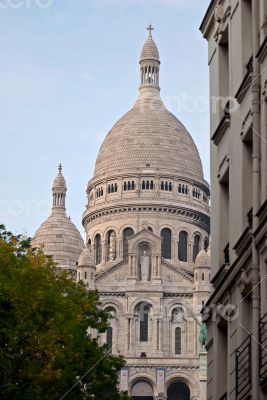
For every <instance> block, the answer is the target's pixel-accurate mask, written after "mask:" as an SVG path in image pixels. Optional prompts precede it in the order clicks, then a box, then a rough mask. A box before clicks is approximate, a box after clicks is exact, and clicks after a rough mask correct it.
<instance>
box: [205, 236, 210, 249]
mask: <svg viewBox="0 0 267 400" xmlns="http://www.w3.org/2000/svg"><path fill="white" fill-rule="evenodd" d="M208 248H209V238H208V237H205V239H204V249H205V251H208Z"/></svg>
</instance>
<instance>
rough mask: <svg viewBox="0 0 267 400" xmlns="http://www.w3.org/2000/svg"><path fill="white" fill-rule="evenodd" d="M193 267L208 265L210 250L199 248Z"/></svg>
mask: <svg viewBox="0 0 267 400" xmlns="http://www.w3.org/2000/svg"><path fill="white" fill-rule="evenodd" d="M195 267H196V268H197V267H207V268H208V267H210V252H209V251H207V252H206V250H205V249H201V250H200V252H199V253H198V255H197V257H196V261H195Z"/></svg>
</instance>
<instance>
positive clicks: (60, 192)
mask: <svg viewBox="0 0 267 400" xmlns="http://www.w3.org/2000/svg"><path fill="white" fill-rule="evenodd" d="M66 192H67V185H66V181H65V178H64V176H63V175H62V165H61V163H60V164H59V166H58V174H57V176H56V177H55V179H54V182H53V186H52V193H53V207H52V211H61V212H64V213H65V211H66V208H65V201H66Z"/></svg>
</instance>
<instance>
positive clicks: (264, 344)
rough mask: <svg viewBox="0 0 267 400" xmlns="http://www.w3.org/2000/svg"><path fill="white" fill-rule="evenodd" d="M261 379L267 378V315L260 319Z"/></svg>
mask: <svg viewBox="0 0 267 400" xmlns="http://www.w3.org/2000/svg"><path fill="white" fill-rule="evenodd" d="M260 344H261V346H260V377H261V379H266V378H267V352H266V350H265V349H266V348H267V314H265V315H264V316H263V317H262V318H261V319H260Z"/></svg>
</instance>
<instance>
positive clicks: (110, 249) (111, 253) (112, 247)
mask: <svg viewBox="0 0 267 400" xmlns="http://www.w3.org/2000/svg"><path fill="white" fill-rule="evenodd" d="M106 246H107V252H106V254H107V259H108V260H115V258H116V233H115V232H114V231H113V230H110V231H108V233H107V236H106Z"/></svg>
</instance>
